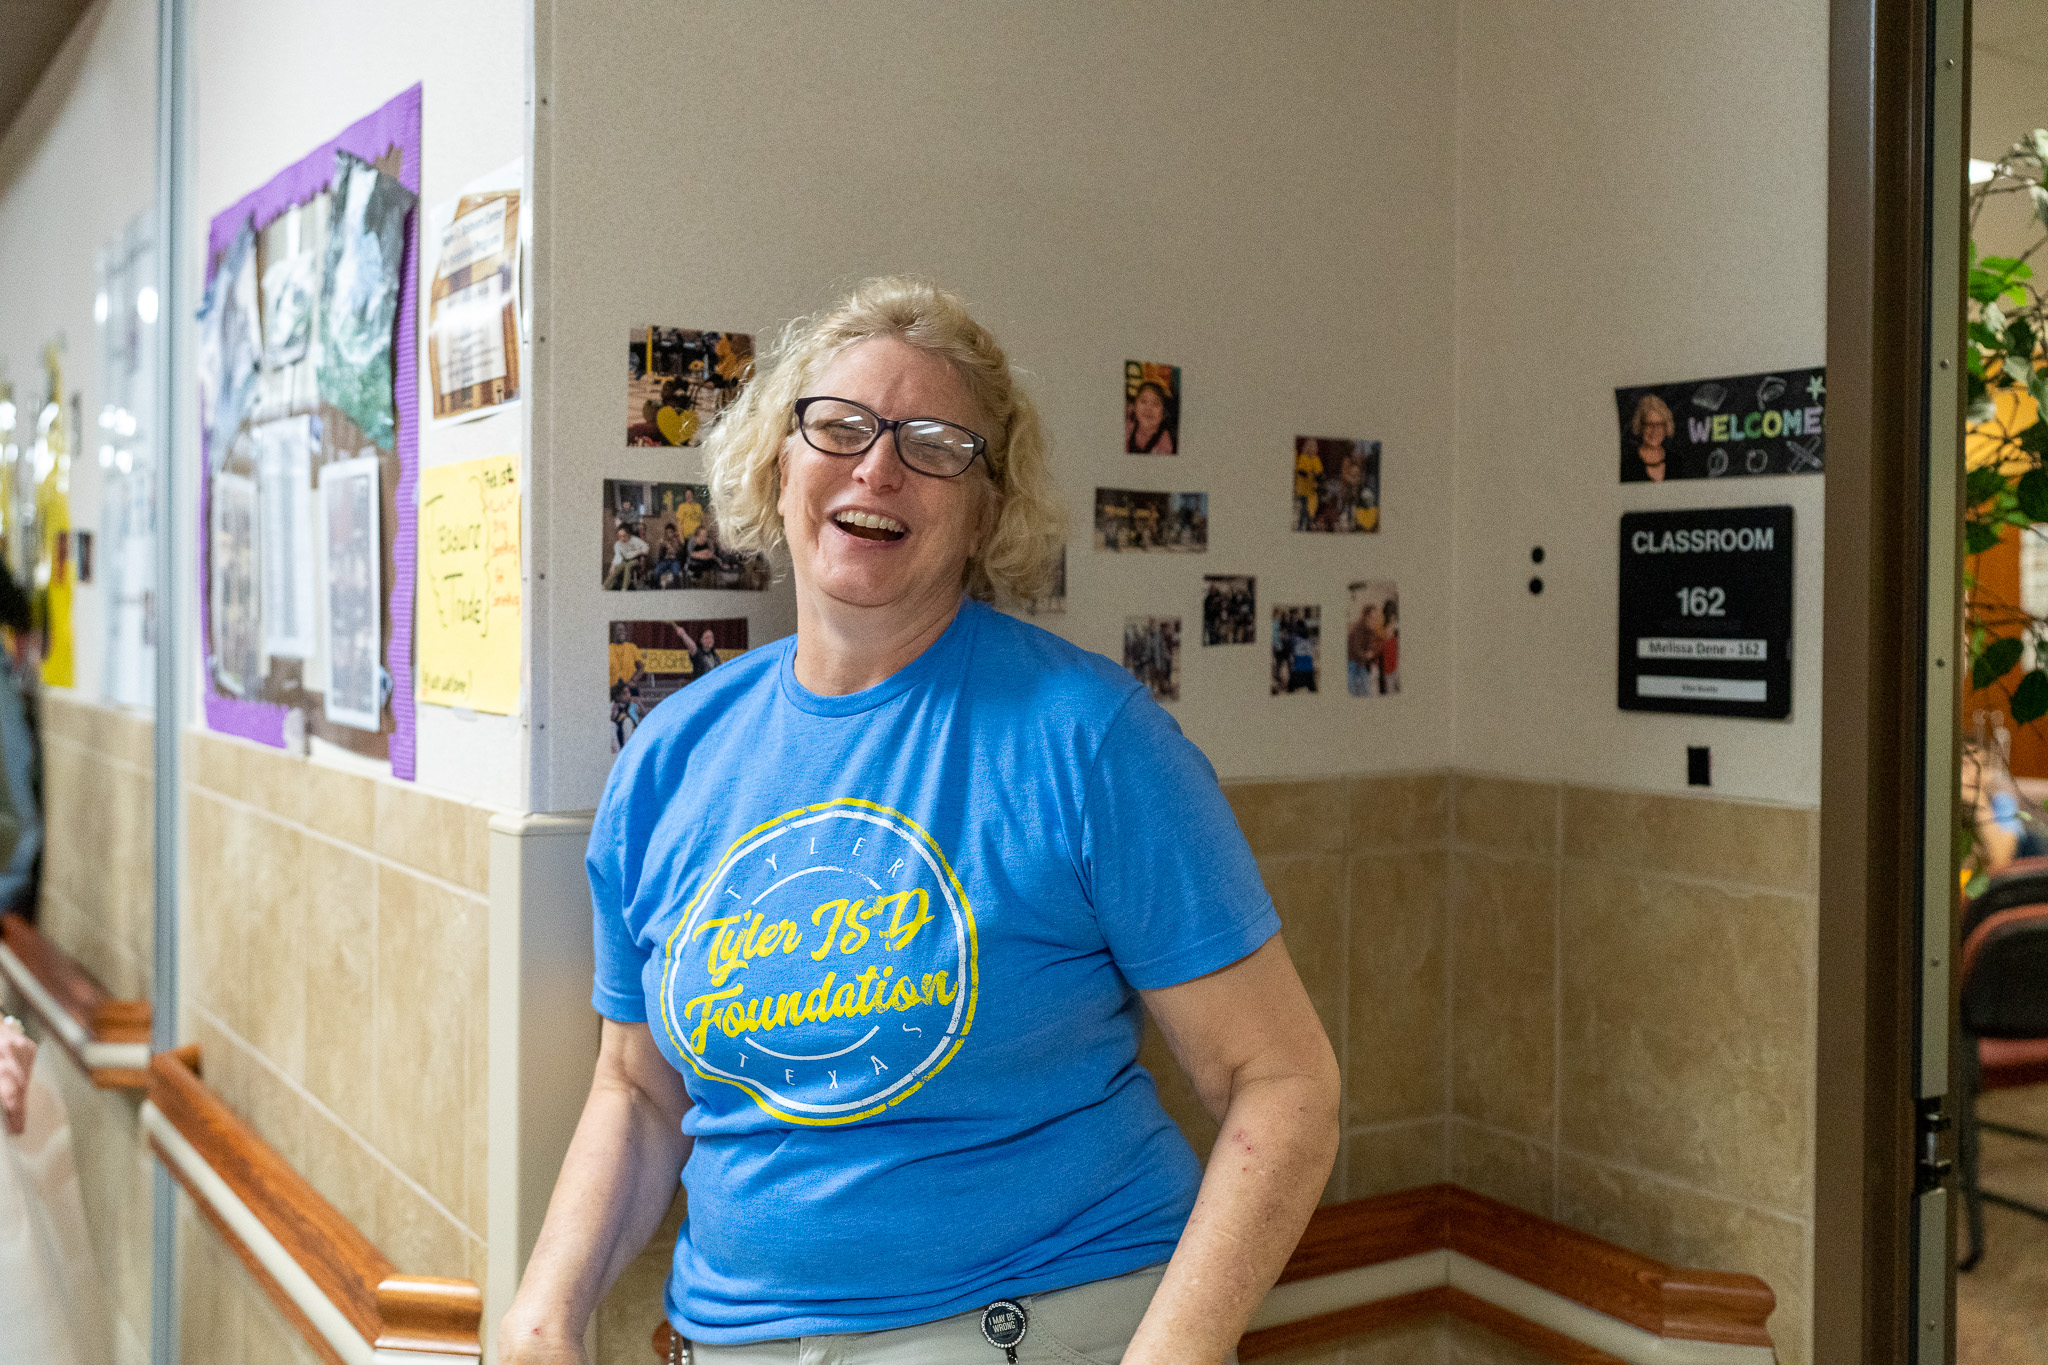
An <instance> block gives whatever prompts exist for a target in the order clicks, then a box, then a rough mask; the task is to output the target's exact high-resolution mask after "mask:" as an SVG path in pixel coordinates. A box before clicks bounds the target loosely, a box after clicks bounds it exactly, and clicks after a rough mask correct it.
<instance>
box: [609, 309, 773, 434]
mask: <svg viewBox="0 0 2048 1365" xmlns="http://www.w3.org/2000/svg"><path fill="white" fill-rule="evenodd" d="M626 341H627V347H626V349H627V355H626V444H627V445H629V446H694V445H699V444H701V443H702V442H703V439H704V433H705V432H706V431H708V430H709V429H710V427H711V423H712V421H713V420H714V419H715V418H716V417H717V416H718V414H719V413H720V412H722V411H724V410H725V408H726V405H727V404H729V403H731V402H732V400H733V399H735V398H737V397H738V396H739V391H740V386H741V385H742V384H744V383H746V382H747V380H748V379H749V378H750V377H751V376H752V375H753V373H754V338H753V337H752V336H750V335H748V334H747V333H745V332H699V331H693V330H691V329H689V328H685V327H635V328H632V329H631V330H630V331H629V332H628V333H627V336H626Z"/></svg>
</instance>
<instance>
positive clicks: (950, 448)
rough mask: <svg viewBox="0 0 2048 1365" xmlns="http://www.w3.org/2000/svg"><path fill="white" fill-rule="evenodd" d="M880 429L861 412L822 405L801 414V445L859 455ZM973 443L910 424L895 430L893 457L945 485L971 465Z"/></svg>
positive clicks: (941, 425) (964, 436)
mask: <svg viewBox="0 0 2048 1365" xmlns="http://www.w3.org/2000/svg"><path fill="white" fill-rule="evenodd" d="M880 431H881V425H880V423H879V422H878V421H877V420H876V418H875V415H874V414H873V413H871V412H869V411H868V410H867V409H866V408H862V407H857V406H855V405H854V404H852V403H846V402H841V401H839V400H837V399H824V400H820V401H817V402H813V403H811V404H810V405H809V406H808V407H806V408H805V409H804V417H803V432H804V439H805V440H806V441H808V442H810V443H811V444H812V445H813V446H816V447H817V448H818V449H819V450H822V451H824V452H825V453H826V454H828V455H859V454H862V453H863V452H865V451H866V450H867V449H868V448H869V447H870V446H872V445H873V444H874V443H875V439H876V437H877V435H878V434H879V433H880ZM976 444H977V442H976V438H975V435H974V433H973V432H971V431H969V430H967V429H966V428H965V427H957V426H954V425H953V424H952V423H951V422H935V421H928V420H926V421H912V422H905V423H904V424H903V425H901V426H899V427H898V428H896V453H897V455H898V456H900V457H901V458H902V460H903V462H904V463H905V464H907V465H909V466H910V467H911V468H912V469H916V470H921V471H922V472H924V473H926V474H936V475H938V476H939V477H940V478H947V479H950V478H952V477H953V476H954V475H956V474H959V473H961V472H962V471H964V470H965V469H966V468H967V466H968V465H970V464H972V463H974V452H975V446H976Z"/></svg>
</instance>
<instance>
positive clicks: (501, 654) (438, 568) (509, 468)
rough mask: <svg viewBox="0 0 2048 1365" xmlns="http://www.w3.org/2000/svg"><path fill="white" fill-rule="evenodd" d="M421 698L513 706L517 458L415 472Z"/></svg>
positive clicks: (505, 709) (494, 709) (501, 711)
mask: <svg viewBox="0 0 2048 1365" xmlns="http://www.w3.org/2000/svg"><path fill="white" fill-rule="evenodd" d="M419 556H420V559H419V573H420V588H419V599H418V600H419V611H418V620H419V661H420V664H419V667H420V693H419V697H420V700H421V701H424V702H431V703H432V704H434V705H436V706H466V707H468V708H470V709H471V710H473V711H489V712H491V713H493V714H494V715H500V716H509V715H511V714H512V713H513V712H514V711H516V710H518V709H519V631H520V624H519V616H520V606H519V461H518V458H517V457H516V456H511V455H493V456H490V457H489V458H487V459H482V460H464V461H463V462H462V463H460V464H448V465H437V466H435V467H434V468H431V469H422V470H421V471H420V529H419Z"/></svg>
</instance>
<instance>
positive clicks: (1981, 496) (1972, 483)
mask: <svg viewBox="0 0 2048 1365" xmlns="http://www.w3.org/2000/svg"><path fill="white" fill-rule="evenodd" d="M2037 472H2038V471H2037ZM2004 487H2005V475H2004V474H2003V473H2001V472H2000V471H1999V469H1998V467H1997V466H1996V465H1985V466H1983V467H1982V468H1979V469H1973V470H1971V471H1970V472H1969V474H1968V476H1967V477H1965V479H1964V480H1963V490H1964V495H1965V496H1966V497H1968V498H1969V500H1970V506H1972V507H1975V506H1976V505H1977V504H1979V503H1983V502H1989V501H1990V500H1991V499H1993V498H1995V497H1997V496H1998V493H1999V490H2000V489H2002V488H2004ZM2022 496H2025V495H2024V494H2022Z"/></svg>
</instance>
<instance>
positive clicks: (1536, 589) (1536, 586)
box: [1529, 578, 1543, 593]
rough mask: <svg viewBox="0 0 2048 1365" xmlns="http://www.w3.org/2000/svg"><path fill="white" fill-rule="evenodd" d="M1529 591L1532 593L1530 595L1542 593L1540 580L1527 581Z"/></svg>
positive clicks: (1541, 581)
mask: <svg viewBox="0 0 2048 1365" xmlns="http://www.w3.org/2000/svg"><path fill="white" fill-rule="evenodd" d="M1529 591H1530V592H1532V593H1540V592H1542V591H1543V580H1542V579H1540V578H1532V579H1530V580H1529Z"/></svg>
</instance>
